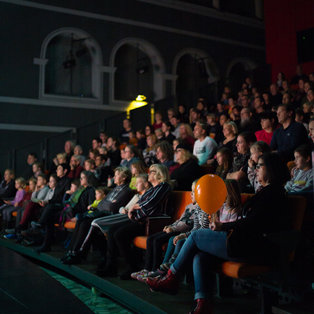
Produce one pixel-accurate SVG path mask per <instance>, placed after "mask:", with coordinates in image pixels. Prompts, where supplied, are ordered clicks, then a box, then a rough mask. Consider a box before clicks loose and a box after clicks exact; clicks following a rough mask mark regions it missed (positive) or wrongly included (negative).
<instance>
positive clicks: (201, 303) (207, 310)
mask: <svg viewBox="0 0 314 314" xmlns="http://www.w3.org/2000/svg"><path fill="white" fill-rule="evenodd" d="M212 313H213V309H212V306H211V304H210V303H209V302H208V301H207V300H206V299H196V307H195V308H194V310H193V311H192V312H190V313H189V314H212Z"/></svg>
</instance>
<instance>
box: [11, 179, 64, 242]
mask: <svg viewBox="0 0 314 314" xmlns="http://www.w3.org/2000/svg"><path fill="white" fill-rule="evenodd" d="M33 179H35V178H33ZM57 180H58V178H57V176H56V175H55V174H52V175H50V177H49V188H48V190H46V189H45V186H46V177H45V176H38V179H37V183H36V189H35V190H34V191H33V193H32V195H31V201H30V202H28V203H27V204H26V206H25V207H23V208H21V209H20V210H18V212H17V220H16V234H17V236H18V238H19V240H20V242H21V241H22V239H23V237H22V236H21V231H23V230H26V229H27V228H28V224H29V223H30V222H31V221H32V220H36V219H39V217H40V214H41V211H42V209H43V208H44V207H45V206H46V205H47V204H48V203H49V201H50V200H51V199H52V197H53V195H54V191H55V188H56V186H57Z"/></svg>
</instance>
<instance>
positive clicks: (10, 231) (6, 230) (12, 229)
mask: <svg viewBox="0 0 314 314" xmlns="http://www.w3.org/2000/svg"><path fill="white" fill-rule="evenodd" d="M4 232H5V233H15V229H14V228H11V229H5V230H4Z"/></svg>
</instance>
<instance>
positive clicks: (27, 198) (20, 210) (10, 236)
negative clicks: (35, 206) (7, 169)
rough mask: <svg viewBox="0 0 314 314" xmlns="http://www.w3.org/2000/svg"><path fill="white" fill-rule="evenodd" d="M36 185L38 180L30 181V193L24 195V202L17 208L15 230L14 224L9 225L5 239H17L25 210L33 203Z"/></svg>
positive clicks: (32, 179)
mask: <svg viewBox="0 0 314 314" xmlns="http://www.w3.org/2000/svg"><path fill="white" fill-rule="evenodd" d="M36 183H37V182H36V179H35V178H33V177H32V178H30V179H29V180H28V191H27V192H26V193H25V194H24V197H23V199H22V201H21V202H20V204H19V206H18V207H16V208H15V209H16V212H17V216H16V220H15V228H13V226H14V225H13V224H12V222H11V223H9V228H8V229H5V232H6V233H7V234H5V235H4V238H5V239H13V240H14V239H17V233H16V232H17V226H18V225H19V222H20V221H21V218H22V214H23V212H24V209H25V208H26V206H27V205H28V204H29V203H30V201H31V196H32V193H33V192H34V191H35V188H36Z"/></svg>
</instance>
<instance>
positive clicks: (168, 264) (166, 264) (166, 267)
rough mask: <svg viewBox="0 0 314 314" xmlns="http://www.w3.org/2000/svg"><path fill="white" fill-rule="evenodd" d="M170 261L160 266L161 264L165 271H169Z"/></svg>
mask: <svg viewBox="0 0 314 314" xmlns="http://www.w3.org/2000/svg"><path fill="white" fill-rule="evenodd" d="M170 265H171V264H170V263H163V264H161V265H160V266H159V268H160V269H161V270H164V271H165V272H167V271H168V269H169V268H170Z"/></svg>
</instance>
